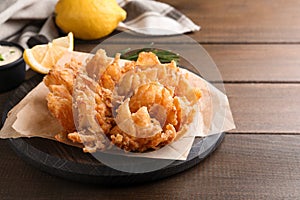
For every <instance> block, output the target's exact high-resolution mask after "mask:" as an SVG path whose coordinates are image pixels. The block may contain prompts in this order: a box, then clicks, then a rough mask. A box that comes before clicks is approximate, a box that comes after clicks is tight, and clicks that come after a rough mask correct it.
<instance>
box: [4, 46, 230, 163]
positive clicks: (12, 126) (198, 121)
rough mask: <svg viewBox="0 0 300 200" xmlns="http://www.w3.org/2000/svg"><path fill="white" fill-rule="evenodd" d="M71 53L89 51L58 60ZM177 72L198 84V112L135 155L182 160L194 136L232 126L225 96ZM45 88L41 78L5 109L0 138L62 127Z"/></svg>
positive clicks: (82, 56)
mask: <svg viewBox="0 0 300 200" xmlns="http://www.w3.org/2000/svg"><path fill="white" fill-rule="evenodd" d="M72 57H74V58H75V59H77V60H78V61H81V62H83V63H85V62H86V60H87V59H88V58H89V57H91V55H90V54H86V53H81V52H69V53H68V54H66V55H65V56H64V57H63V58H62V59H60V60H59V61H58V64H59V65H64V64H65V63H66V62H69V61H70V59H71V58H72ZM122 62H124V61H122ZM181 72H182V73H189V80H190V83H191V84H192V85H194V86H197V87H200V88H201V92H202V97H201V98H200V101H199V103H198V109H199V110H200V112H197V115H196V116H197V117H195V119H194V122H193V123H191V124H190V125H189V128H188V131H187V132H186V134H185V135H184V136H183V137H181V138H180V139H178V140H177V141H175V142H173V143H171V144H170V145H167V146H165V147H163V148H161V149H159V150H156V151H152V152H148V153H135V154H134V155H135V156H141V157H151V158H161V159H176V160H185V159H186V158H187V156H188V153H189V151H190V149H191V147H192V144H193V141H194V138H195V137H196V136H197V137H205V136H208V135H212V134H218V133H221V132H224V131H228V130H231V129H234V128H235V125H234V121H233V118H232V114H231V110H230V107H229V102H228V99H227V96H226V95H225V94H223V93H222V92H221V91H219V90H218V89H217V88H215V87H214V86H212V85H211V84H210V83H208V82H206V81H205V80H204V79H202V78H200V77H199V76H197V75H195V74H193V73H191V72H189V71H187V70H184V69H181ZM48 92H49V91H48V88H47V87H46V86H45V85H44V83H43V82H42V83H40V84H39V85H38V86H36V87H35V88H34V89H33V90H32V91H31V92H30V93H29V94H28V95H27V96H26V97H25V98H24V99H23V100H22V101H21V102H20V103H19V104H17V105H16V106H15V107H14V108H13V109H12V110H11V111H10V112H9V114H8V117H7V119H6V121H5V124H4V126H3V128H2V129H1V131H0V138H3V139H5V138H18V137H42V138H49V139H53V140H55V138H54V136H55V135H56V134H57V133H59V132H60V131H61V130H62V127H61V126H60V124H59V123H58V121H57V120H56V119H55V118H54V117H52V116H51V114H50V112H49V111H48V109H47V102H46V95H47V94H48ZM75 146H76V145H75Z"/></svg>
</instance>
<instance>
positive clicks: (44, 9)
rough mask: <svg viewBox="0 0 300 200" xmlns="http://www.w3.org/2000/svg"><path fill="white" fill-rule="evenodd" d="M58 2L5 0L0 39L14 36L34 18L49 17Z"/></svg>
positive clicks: (0, 17)
mask: <svg viewBox="0 0 300 200" xmlns="http://www.w3.org/2000/svg"><path fill="white" fill-rule="evenodd" d="M56 3H57V0H43V1H40V0H4V2H3V3H2V2H1V4H0V30H1V31H0V40H3V39H7V40H9V39H10V38H11V37H12V38H14V37H13V36H14V35H15V34H17V33H18V32H20V31H21V30H22V29H23V28H24V27H25V26H27V25H28V24H30V23H31V22H32V21H33V20H34V21H36V20H45V19H47V18H48V17H49V16H50V15H52V13H53V11H54V7H55V4H56ZM10 40H11V39H10Z"/></svg>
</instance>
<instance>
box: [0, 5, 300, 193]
mask: <svg viewBox="0 0 300 200" xmlns="http://www.w3.org/2000/svg"><path fill="white" fill-rule="evenodd" d="M164 2H167V3H169V4H171V5H173V6H174V7H175V8H177V9H178V10H180V11H182V12H183V13H185V14H186V15H187V16H188V17H190V18H191V19H192V20H193V21H194V22H195V23H197V24H199V25H201V27H202V29H201V31H199V32H195V33H192V34H188V36H190V37H192V38H193V39H195V40H196V41H198V42H199V43H200V44H202V45H203V46H204V48H205V49H206V50H207V51H208V52H209V54H210V55H211V57H212V58H213V59H214V61H215V63H216V64H217V66H218V67H219V70H220V72H221V74H222V77H223V79H224V84H225V89H226V92H227V95H228V97H229V102H230V105H231V109H232V112H233V117H234V120H235V123H236V126H237V128H236V129H235V130H233V131H230V132H228V133H227V134H226V136H225V139H224V141H223V142H222V144H221V145H220V146H219V148H218V149H217V150H216V151H215V152H214V153H213V154H212V155H211V156H209V157H208V158H207V159H205V160H204V161H203V162H201V163H200V164H199V165H197V166H195V167H193V168H191V169H190V170H188V171H185V172H183V173H180V174H177V175H175V176H172V177H170V178H167V179H163V180H160V181H155V182H151V183H146V184H142V185H138V186H128V187H117V188H114V187H103V186H99V185H86V184H81V183H77V182H71V181H67V180H64V179H61V178H57V177H55V176H51V175H48V174H47V173H44V172H41V171H39V170H37V169H36V168H34V167H32V166H31V165H29V164H27V163H26V162H24V161H23V160H22V159H20V158H19V157H18V156H17V155H16V154H15V153H14V152H13V151H12V150H11V148H10V147H9V145H8V143H7V141H5V140H1V141H0V159H1V160H0V199H171V198H175V199H300V167H299V166H300V135H299V134H300V117H299V116H300V45H299V42H300V12H299V8H300V2H299V1H297V0H289V1H284V0H263V1H261V0H252V1H240V0H228V1H223V0H210V1H204V0H198V1H196V0H193V1H183V0H177V1H171V0H164ZM91 45H92V44H89V45H85V44H82V43H80V44H75V48H76V49H77V50H84V49H85V50H88V49H89V48H91ZM10 94H11V92H8V93H4V94H1V96H0V98H1V109H3V102H4V101H5V100H6V98H7V97H8V96H9V95H10Z"/></svg>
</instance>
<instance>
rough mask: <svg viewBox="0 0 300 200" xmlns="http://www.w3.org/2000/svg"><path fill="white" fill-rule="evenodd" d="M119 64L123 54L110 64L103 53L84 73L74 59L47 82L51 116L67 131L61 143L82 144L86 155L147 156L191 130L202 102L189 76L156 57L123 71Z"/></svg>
mask: <svg viewBox="0 0 300 200" xmlns="http://www.w3.org/2000/svg"><path fill="white" fill-rule="evenodd" d="M119 63H120V55H119V54H117V55H116V57H115V59H114V60H113V62H111V59H109V58H108V57H107V56H106V53H105V51H103V50H99V51H98V52H97V53H96V54H95V56H94V57H93V58H92V59H91V60H90V61H89V62H88V64H87V65H86V67H85V68H84V67H81V63H78V62H76V61H75V60H72V61H71V62H70V63H67V64H66V65H65V66H64V67H55V68H53V69H52V70H51V71H50V73H49V74H48V75H47V76H46V77H45V78H44V82H45V84H46V86H47V87H48V88H49V90H50V93H49V95H48V97H47V101H48V108H49V111H50V112H51V113H52V115H53V116H54V117H56V118H57V119H58V121H59V122H60V124H61V125H62V126H63V128H64V129H65V130H64V132H63V133H60V134H58V135H57V137H56V139H57V140H59V141H63V140H64V139H66V138H67V139H68V140H71V141H72V142H74V143H83V144H84V148H83V150H84V151H85V152H95V151H97V150H105V149H108V148H110V147H112V146H113V145H115V146H117V147H120V148H122V149H124V150H125V151H132V152H145V151H149V150H155V149H159V148H161V147H163V146H165V145H167V144H169V143H171V142H173V141H174V140H176V139H178V138H179V137H180V136H182V135H183V134H184V133H185V132H186V131H187V128H188V125H189V124H190V123H192V122H193V118H194V116H195V112H197V109H196V107H197V102H198V100H199V99H200V97H201V92H200V89H198V88H194V87H192V86H190V84H189V82H188V74H187V73H182V72H181V71H180V69H179V68H178V67H177V66H176V63H175V62H171V63H168V64H161V63H160V62H159V60H158V58H157V57H156V56H155V54H153V53H151V52H142V53H140V54H139V57H138V60H137V61H136V62H135V61H131V62H126V63H125V65H124V67H120V65H119ZM72 97H73V98H74V99H72ZM72 100H73V103H72ZM72 107H73V111H72ZM73 116H76V117H73ZM74 118H76V119H74ZM75 124H76V126H75ZM75 127H76V128H77V129H76V128H75Z"/></svg>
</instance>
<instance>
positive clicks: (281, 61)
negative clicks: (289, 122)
mask: <svg viewBox="0 0 300 200" xmlns="http://www.w3.org/2000/svg"><path fill="white" fill-rule="evenodd" d="M95 46H96V44H89V45H86V44H77V45H75V48H76V50H77V51H84V52H90V51H92V50H93V48H94V47H95ZM128 46H130V45H129V44H123V45H106V49H107V50H108V51H112V52H114V49H117V47H118V49H126V48H127V47H128ZM167 46H169V47H170V45H167ZM182 48H184V47H182ZM203 48H204V49H205V50H206V51H207V52H208V54H209V55H210V57H211V58H212V59H213V61H214V62H215V64H216V65H217V67H218V70H219V72H220V74H221V76H222V79H223V80H224V81H225V82H255V83H256V82H260V83H262V82H267V83H269V82H300V70H299V67H300V53H299V52H300V45H255V44H254V45H242V44H241V45H234V44H233V45H230V44H215V45H211V44H210V45H208V44H206V45H203ZM115 51H116V52H117V50H115ZM187 54H188V55H194V56H195V57H198V56H199V53H198V52H195V51H190V50H189V49H187ZM201 62H204V63H207V62H205V61H203V60H202V61H201ZM201 64H202V63H201ZM204 65H205V64H204Z"/></svg>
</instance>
